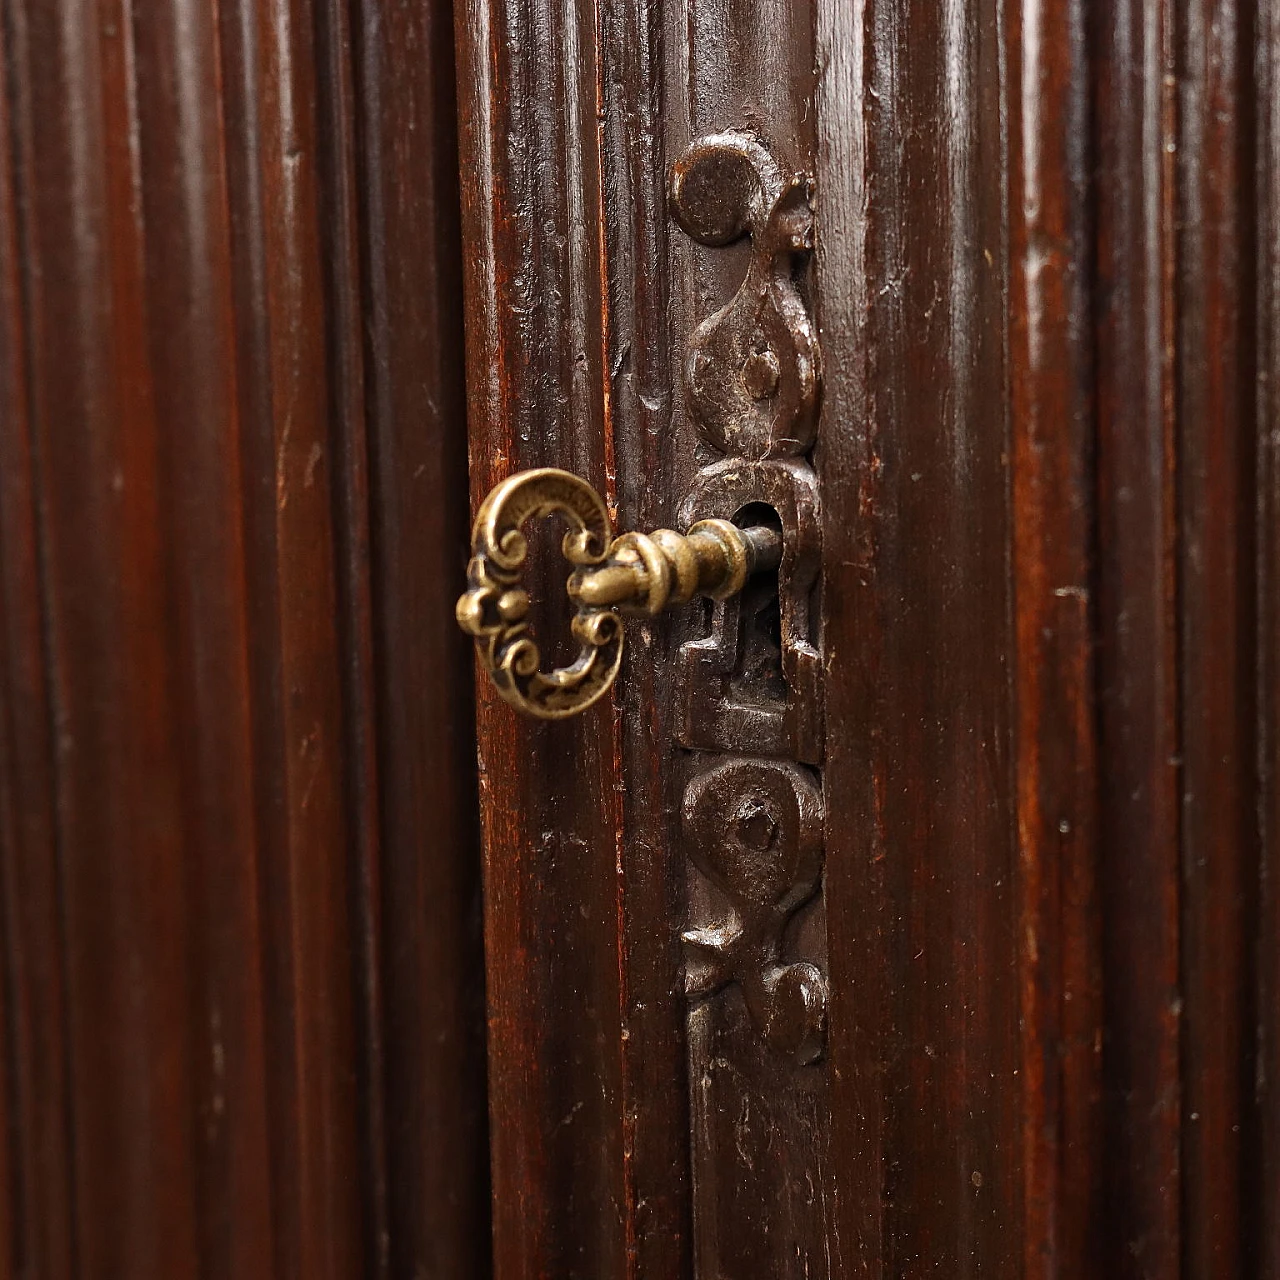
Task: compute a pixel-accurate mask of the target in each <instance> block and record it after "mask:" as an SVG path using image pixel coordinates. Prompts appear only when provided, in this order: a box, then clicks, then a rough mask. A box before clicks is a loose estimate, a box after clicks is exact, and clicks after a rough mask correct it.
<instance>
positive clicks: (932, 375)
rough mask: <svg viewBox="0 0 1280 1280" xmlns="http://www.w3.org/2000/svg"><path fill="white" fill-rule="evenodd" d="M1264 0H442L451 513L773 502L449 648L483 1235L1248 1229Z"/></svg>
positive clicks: (639, 1238)
mask: <svg viewBox="0 0 1280 1280" xmlns="http://www.w3.org/2000/svg"><path fill="white" fill-rule="evenodd" d="M1273 8H1274V6H1272V5H1270V4H1261V5H1257V6H1248V5H1241V4H1238V3H1235V0H1180V2H1179V3H1151V4H1145V5H1140V4H1137V3H1129V2H1128V0H1120V2H1118V3H1114V4H1109V5H1097V6H1087V5H1079V4H1074V3H1064V4H1045V3H1039V2H1038V0H956V2H955V3H947V4H938V5H919V4H914V5H913V4H907V3H881V2H880V0H867V2H865V3H863V2H853V0H646V2H645V3H638V2H636V0H599V2H598V3H594V4H558V3H547V2H546V0H474V3H469V4H467V5H464V6H463V7H462V8H461V9H460V10H459V14H458V32H459V63H458V66H459V91H460V98H459V101H460V111H461V139H462V143H461V154H462V186H463V242H464V245H465V258H466V263H467V281H466V283H467V293H466V297H467V330H468V348H467V350H468V387H469V391H468V404H469V424H470V425H469V431H470V447H471V477H472V492H473V500H474V501H477V502H478V501H479V500H480V499H481V498H482V497H483V495H484V494H485V493H486V492H487V491H488V490H489V489H490V487H491V486H493V485H494V484H495V483H496V482H498V481H499V480H502V479H504V478H505V477H507V476H508V475H510V474H511V473H513V472H515V471H518V470H521V469H524V468H530V467H535V466H543V465H555V466H559V467H562V468H566V469H568V470H571V471H574V472H576V473H579V474H580V475H582V476H584V477H585V478H586V479H588V480H589V481H590V482H591V483H592V484H594V485H595V486H596V487H597V488H598V490H599V491H600V492H601V493H602V494H604V495H605V496H606V498H607V501H608V503H609V506H610V509H611V511H612V512H613V513H614V514H615V515H616V524H617V526H618V527H619V528H626V529H649V528H653V527H655V526H658V525H671V526H680V525H681V522H682V521H683V520H686V519H687V518H689V517H690V516H691V515H696V514H706V513H707V504H708V503H709V502H712V496H713V491H714V493H716V494H719V495H720V498H719V499H717V501H719V500H721V499H723V500H724V501H726V502H727V501H729V497H733V498H734V499H735V500H741V501H743V502H749V501H758V500H763V499H764V498H767V497H768V494H767V493H766V492H765V489H766V487H767V486H765V485H764V481H763V480H760V479H759V477H761V476H762V475H763V474H764V471H765V469H766V468H767V467H769V466H772V467H774V468H775V470H776V469H778V468H785V467H790V468H791V470H792V472H793V473H795V472H800V473H803V476H802V482H803V483H802V482H801V481H795V483H797V484H800V483H802V487H803V485H807V484H810V482H811V483H812V488H813V492H814V493H816V495H817V500H818V502H819V504H820V516H819V517H818V518H817V530H816V534H818V535H820V573H819V575H818V581H817V582H816V583H811V582H809V581H808V579H805V578H804V577H803V575H799V576H797V575H796V574H794V573H793V574H791V575H790V576H788V575H787V574H783V578H784V579H786V580H785V581H782V582H781V583H775V584H773V586H772V587H770V586H769V585H768V584H766V585H765V588H764V592H763V595H761V594H759V593H757V596H756V597H755V598H753V599H751V600H746V599H744V601H743V603H742V604H741V606H740V607H739V606H733V607H732V608H730V607H716V608H710V607H708V608H705V609H704V608H699V607H697V606H689V607H686V608H685V609H684V610H683V611H677V612H675V613H672V614H670V615H668V616H665V617H664V618H662V619H659V620H653V621H646V620H638V621H632V622H629V623H628V633H629V637H630V638H629V640H628V642H627V644H628V647H627V649H626V651H625V653H626V656H625V657H624V660H623V664H622V672H621V675H620V677H619V679H618V682H617V686H616V692H615V694H614V695H613V697H612V700H606V701H605V702H604V703H603V704H598V705H596V706H595V707H593V708H592V709H590V710H588V711H587V712H585V713H584V714H582V715H581V716H579V717H576V718H573V719H567V720H562V721H557V722H551V723H548V722H539V721H537V720H532V719H527V718H522V717H521V716H519V715H518V714H517V713H516V712H514V711H513V710H512V708H511V707H509V706H508V705H507V704H506V703H505V702H503V701H502V700H501V699H500V698H499V697H498V696H497V694H496V692H495V691H494V689H493V688H492V687H490V686H489V685H488V684H487V683H486V682H485V681H483V680H482V682H481V685H480V692H479V722H478V737H479V751H480V761H481V774H480V793H481V807H482V814H483V827H484V856H485V894H486V954H487V984H488V1009H489V1041H488V1051H489V1072H490V1114H491V1132H492V1139H491V1141H492V1146H491V1151H492V1178H493V1196H494V1224H493V1225H494V1237H493V1238H494V1262H495V1269H496V1273H497V1275H498V1276H499V1277H501V1278H502V1280H517V1278H526V1277H527V1278H532V1277H569V1276H581V1277H588V1276H589V1277H592V1278H593V1280H599V1278H601V1277H622V1276H633V1277H647V1278H654V1277H662V1278H663V1280H666V1278H667V1277H677V1276H690V1275H692V1276H697V1277H700V1280H748V1278H751V1280H754V1278H757V1277H770V1278H771V1280H772V1278H781V1277H786V1278H788V1280H792V1278H795V1280H799V1278H800V1277H805V1278H806V1280H808V1278H810V1277H828V1276H830V1277H852V1276H864V1275H865V1276H877V1277H879V1276H884V1277H889V1276H925V1275H945V1276H949V1277H955V1276H977V1275H984V1276H997V1275H998V1276H1007V1277H1013V1276H1020V1277H1022V1276H1025V1277H1031V1276H1037V1277H1040V1276H1045V1277H1047V1276H1060V1277H1070V1278H1074V1277H1084V1276H1116V1277H1121V1276H1132V1277H1139V1276H1141V1277H1159V1278H1162V1280H1169V1278H1172V1277H1175V1276H1178V1277H1182V1276H1185V1277H1205V1278H1206V1280H1207V1278H1208V1277H1211V1276H1228V1275H1230V1276H1258V1277H1261V1276H1275V1275H1277V1274H1280V1272H1278V1271H1277V1268H1280V1235H1277V1232H1278V1231H1280V1226H1278V1225H1277V1224H1280V1181H1277V1160H1278V1158H1280V1156H1278V1152H1280V1148H1278V1147H1277V1141H1278V1133H1277V1117H1278V1116H1280V1105H1278V1103H1277V1095H1276V1092H1275V1086H1274V1080H1275V1078H1276V1074H1277V1065H1278V1064H1277V1062H1276V1058H1275V1052H1276V1050H1275V1042H1276V1041H1275V1036H1276V1025H1277V1008H1278V1005H1277V1000H1278V998H1280V997H1278V996H1277V988H1276V981H1277V964H1278V963H1280V952H1278V951H1277V932H1276V920H1277V917H1276V905H1275V903H1276V897H1275V891H1274V880H1275V875H1276V862H1275V858H1276V854H1275V830H1274V829H1275V823H1276V790H1275V759H1274V753H1275V736H1276V706H1277V704H1276V687H1277V686H1276V678H1275V676H1276V672H1275V653H1276V651H1277V639H1278V637H1277V632H1276V614H1275V604H1274V599H1273V596H1274V591H1275V587H1274V579H1275V575H1276V568H1277V566H1276V554H1277V535H1276V530H1277V520H1276V482H1277V472H1276V463H1275V440H1276V417H1275V404H1274V394H1275V393H1274V386H1275V376H1276V359H1277V346H1276V328H1275V309H1276V288H1277V246H1278V244H1280V241H1278V240H1277V222H1276V216H1277V213H1276V197H1277V172H1278V164H1277V162H1278V160H1280V155H1278V153H1277V150H1276V145H1277V144H1276V136H1277V135H1276V132H1275V118H1274V112H1275V101H1276V90H1275V80H1274V74H1275V72H1274V68H1275V65H1276V63H1275V59H1276V56H1277V52H1278V51H1280V46H1278V45H1277V19H1276V16H1275V14H1274V12H1273ZM709 152H714V153H716V157H718V158H715V157H713V159H711V160H708V159H707V155H708V153H709ZM744 157H745V158H744ZM753 157H754V158H753ZM699 166H701V167H699ZM695 170H696V171H697V180H696V181H693V180H690V182H689V183H686V186H685V187H684V188H682V189H677V188H678V187H679V184H680V183H682V182H685V179H686V178H688V176H689V174H690V173H692V172H694V171H695ZM794 175H799V177H798V178H796V177H795V176H794ZM788 236H791V237H792V238H791V239H789V240H788V239H786V237H788ZM762 282H763V283H762ZM787 290H790V291H791V292H790V294H787ZM784 294H785V295H786V297H787V298H789V299H790V300H789V301H786V300H784V299H783V295H784ZM721 308H727V310H726V311H724V313H723V314H721V311H720V309H721ZM728 324H737V325H739V326H740V331H739V332H738V334H737V337H736V338H735V339H734V340H733V341H727V340H726V341H720V340H719V339H715V340H712V339H710V338H709V337H708V334H709V331H710V330H709V329H708V326H710V327H711V328H712V329H714V328H716V326H720V327H721V328H722V329H723V326H725V325H728ZM805 324H808V325H810V326H811V335H812V337H813V338H814V339H815V340H816V345H817V347H818V348H819V350H820V356H818V355H815V356H814V357H813V359H814V360H815V361H818V360H820V375H821V392H820V407H819V409H818V410H817V413H816V417H814V418H813V419H812V420H810V418H809V417H807V416H806V414H805V411H804V405H803V404H802V403H801V400H800V399H797V394H796V391H795V383H794V377H792V381H791V382H790V383H789V382H788V376H789V375H791V374H794V367H795V362H796V351H797V350H798V346H797V344H798V343H800V341H801V337H800V329H801V328H803V326H804V325H805ZM752 326H754V328H753V327H752ZM735 343H737V345H735ZM770 362H772V372H770V369H769V366H770ZM762 368H763V369H764V372H763V374H762V372H761V370H762ZM761 415H763V418H764V419H767V424H766V425H765V426H763V427H762V426H761V425H760V423H761V421H762V417H761ZM726 424H728V425H726ZM751 424H755V425H751ZM761 432H763V433H764V434H763V436H762V435H761V434H760V433H761ZM762 439H763V440H764V441H765V443H764V444H763V445H762V444H761V440H762ZM726 469H727V470H728V471H729V472H731V473H732V475H731V476H729V477H728V478H726V475H725V472H726ZM753 477H754V479H753ZM794 479H795V477H794V475H793V480H794ZM757 481H758V483H757ZM787 483H788V484H791V483H792V482H791V481H788V482H787ZM717 485H719V486H720V488H718V489H717V488H716V486H717ZM753 485H754V486H755V487H754V488H753ZM779 485H780V487H778V488H777V489H776V490H771V491H770V492H773V493H774V494H775V495H778V494H783V493H784V491H785V493H787V494H793V493H794V492H795V491H796V490H795V489H794V486H793V487H792V488H787V487H786V485H782V484H781V482H779ZM726 494H727V495H729V497H726V496H725V495H726ZM712 505H714V503H712ZM773 505H774V510H775V513H776V515H777V517H778V518H779V519H780V521H781V523H782V525H783V526H784V536H785V538H787V539H791V540H796V545H800V544H803V545H804V546H806V547H808V548H810V549H811V550H812V549H813V548H814V547H816V545H817V543H816V541H814V538H815V536H816V535H815V534H814V532H813V531H811V530H809V529H808V527H807V526H805V525H804V523H803V520H801V519H800V517H799V516H797V515H796V513H795V512H794V511H793V512H791V513H790V514H789V513H788V511H787V510H786V509H785V502H784V501H783V499H782V498H778V500H777V501H776V502H774V504H773ZM715 514H725V515H728V514H733V513H732V511H729V510H726V511H717V512H716V513H715ZM757 514H758V512H757ZM806 540H808V541H806ZM806 554H807V552H806ZM555 555H556V552H555V547H554V544H553V542H552V541H551V540H550V539H547V540H546V541H545V542H542V543H539V544H538V545H537V547H535V552H534V554H533V557H532V559H533V561H534V564H535V568H534V569H532V570H531V573H532V574H533V575H534V576H533V579H532V580H533V583H534V595H535V600H536V602H537V607H536V608H535V612H534V624H535V629H536V627H537V626H538V625H539V624H540V625H542V626H543V627H544V628H546V629H547V633H548V634H553V633H554V626H555V623H554V619H555V616H556V612H557V607H558V608H559V609H560V610H561V611H563V610H564V609H565V607H566V606H565V604H564V602H563V598H562V589H561V585H560V584H561V580H562V578H563V570H561V569H559V568H556V567H555ZM770 591H772V592H773V596H772V600H773V604H772V612H771V606H770V601H769V598H768V597H769V593H770ZM788 593H790V594H788ZM557 600H559V605H558V606H557ZM788 608H790V609H791V610H792V615H791V618H790V622H788V615H787V610H788ZM797 609H800V610H807V613H805V615H804V619H803V624H802V625H801V624H800V623H797V620H796V618H797V615H796V613H795V611H796V610H797ZM797 643H799V644H802V645H807V646H808V647H809V650H810V657H811V658H812V663H811V664H810V665H809V666H808V667H805V666H804V664H803V663H800V664H799V665H793V666H792V667H791V668H788V667H787V655H788V653H789V652H790V650H789V648H788V646H789V645H790V646H792V649H794V646H795V645H796V644H797ZM544 647H545V648H552V647H553V646H552V644H551V642H550V641H548V642H547V645H546V646H544ZM561 647H563V646H561ZM791 656H792V657H793V658H795V653H794V652H792V654H791ZM798 661H799V660H798V659H797V662H798ZM717 663H718V664H719V665H717ZM815 664H816V665H815ZM815 670H816V672H817V676H818V678H817V680H816V681H815V682H814V683H812V684H806V683H805V680H806V679H807V677H806V676H805V675H804V672H805V671H808V672H809V673H810V674H812V673H813V672H814V671H815ZM796 702H799V703H800V704H801V718H802V719H803V718H804V717H805V716H807V717H808V723H809V724H810V725H811V726H813V725H817V726H818V727H819V730H820V732H819V733H818V737H817V739H816V741H817V744H818V747H817V749H816V750H815V749H813V748H814V740H812V739H809V740H806V741H803V742H802V741H801V740H800V738H798V737H797V736H796V734H795V733H790V732H789V731H787V730H786V729H785V724H786V723H788V722H787V720H786V717H787V715H789V714H791V713H792V712H794V711H795V710H796V708H795V705H794V704H795V703H796ZM774 713H776V715H774ZM771 715H774V719H772V720H771V719H770V716H771ZM778 717H781V719H779V718H778ZM775 721H776V723H775ZM791 723H792V727H793V728H794V722H791ZM778 724H782V725H783V729H781V730H779V729H778V727H777V726H778ZM784 900H785V908H783V907H780V906H779V903H781V902H783V901H784ZM762 904H763V905H762ZM766 908H767V909H766ZM771 912H772V914H771ZM753 930H754V931H755V932H754V933H753V932H752V931H753ZM770 930H772V932H770ZM762 931H763V932H762ZM744 932H745V933H746V934H750V935H751V936H752V937H754V938H755V939H756V942H758V943H760V945H761V947H762V948H763V950H762V951H759V954H763V955H764V957H765V960H764V961H760V960H759V955H757V958H756V959H755V960H752V959H751V958H750V957H749V956H744V952H743V950H742V948H741V947H739V946H738V945H737V944H736V943H734V942H733V939H734V938H740V937H741V936H742V935H743V933H744ZM735 948H737V949H735ZM762 964H764V965H766V967H768V966H771V967H769V968H768V972H765V969H764V968H762V967H761V966H762ZM804 966H809V967H808V968H807V969H806V968H804ZM805 983H809V984H810V985H809V987H808V988H805ZM788 1001H790V1004H788ZM815 1010H816V1011H817V1016H818V1019H819V1022H820V1036H819V1038H820V1048H819V1050H818V1052H817V1053H816V1054H815V1053H812V1052H811V1051H810V1048H808V1047H804V1046H802V1045H801V1041H803V1039H804V1038H803V1037H800V1036H794V1035H793V1036H791V1037H790V1038H788V1035H787V1034H785V1028H784V1032H783V1033H780V1032H779V1026H780V1025H781V1024H783V1023H786V1022H787V1021H788V1019H791V1020H792V1021H793V1022H794V1020H795V1019H796V1018H801V1019H802V1020H803V1018H804V1017H808V1016H810V1015H811V1014H814V1011H815ZM807 1044H808V1041H804V1045H807ZM797 1046H801V1048H800V1051H797Z"/></svg>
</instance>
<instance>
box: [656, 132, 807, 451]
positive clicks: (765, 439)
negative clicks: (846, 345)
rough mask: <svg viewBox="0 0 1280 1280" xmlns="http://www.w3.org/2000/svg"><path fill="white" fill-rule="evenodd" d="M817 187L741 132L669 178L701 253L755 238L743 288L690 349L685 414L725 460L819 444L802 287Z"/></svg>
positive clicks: (692, 155)
mask: <svg viewBox="0 0 1280 1280" xmlns="http://www.w3.org/2000/svg"><path fill="white" fill-rule="evenodd" d="M810 186H811V182H810V179H809V178H808V176H807V175H805V174H799V173H797V174H789V175H785V174H783V173H782V171H781V170H780V169H779V168H778V165H777V164H776V163H775V161H774V159H773V157H772V156H771V155H770V154H769V152H768V151H767V150H766V149H765V148H764V146H763V145H762V144H761V143H760V142H759V141H758V140H757V139H755V138H754V137H752V136H751V135H750V134H746V133H720V134H712V135H710V136H708V137H705V138H700V139H699V140H698V141H697V142H695V143H693V144H692V146H690V147H689V149H688V150H687V151H686V152H685V153H684V155H683V156H681V157H680V159H679V160H677V161H676V163H675V165H674V166H673V168H672V171H671V187H670V203H671V212H672V214H673V216H674V217H675V218H676V220H677V221H678V222H679V223H680V225H681V226H682V227H683V228H684V230H685V231H686V232H688V234H689V235H690V236H692V237H693V238H694V239H695V240H698V241H700V242H701V243H703V244H706V245H727V244H731V243H732V242H733V241H735V240H738V239H740V238H741V237H742V236H744V235H749V236H750V237H751V260H750V264H749V266H748V268H747V274H746V278H745V279H744V280H743V282H742V286H741V288H739V290H738V292H737V293H736V294H735V295H734V296H733V298H731V299H730V301H729V302H728V304H727V305H725V306H724V307H722V308H721V309H720V310H719V311H717V312H715V314H714V315H711V316H709V317H708V318H707V319H706V320H704V321H703V322H702V323H701V324H700V325H699V326H698V328H697V329H696V330H695V331H694V334H693V336H692V338H691V339H690V343H689V355H688V363H687V367H686V377H687V381H688V388H689V409H690V412H691V414H692V416H693V418H694V420H695V422H696V423H697V425H698V428H699V431H700V432H701V434H702V436H703V438H704V439H705V440H706V442H707V443H708V444H710V445H711V446H712V447H713V448H715V449H717V450H718V451H719V452H721V453H725V454H731V455H736V456H738V457H743V458H757V459H758V458H777V457H787V456H794V455H797V454H802V453H804V452H805V451H806V450H807V449H808V448H809V447H810V446H811V445H812V444H813V437H814V430H815V425H816V410H817V400H818V386H819V382H820V379H821V370H820V368H819V363H818V362H819V356H818V343H817V339H816V337H815V334H814V330H813V322H812V320H811V319H810V317H809V312H808V309H807V308H806V306H805V303H804V299H803V298H802V297H801V295H800V292H799V290H798V289H797V288H796V284H795V273H796V269H797V265H798V262H799V261H800V260H801V259H802V256H803V255H806V254H807V253H808V251H809V250H810V249H811V248H812V247H813V213H812V210H811V209H810V206H809V194H810Z"/></svg>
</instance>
